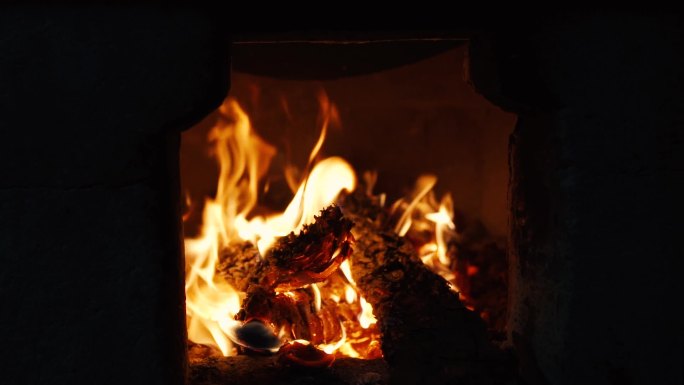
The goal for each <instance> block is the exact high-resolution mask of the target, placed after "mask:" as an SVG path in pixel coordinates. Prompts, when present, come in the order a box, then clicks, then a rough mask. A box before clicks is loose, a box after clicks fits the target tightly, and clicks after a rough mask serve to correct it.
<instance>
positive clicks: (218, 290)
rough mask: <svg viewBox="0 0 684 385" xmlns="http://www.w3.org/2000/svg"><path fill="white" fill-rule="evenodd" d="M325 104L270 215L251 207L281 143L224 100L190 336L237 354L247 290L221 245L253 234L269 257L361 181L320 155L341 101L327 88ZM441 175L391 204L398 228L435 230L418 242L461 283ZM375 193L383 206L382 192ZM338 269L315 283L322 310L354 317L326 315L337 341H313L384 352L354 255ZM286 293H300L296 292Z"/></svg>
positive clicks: (190, 288) (330, 347) (191, 262)
mask: <svg viewBox="0 0 684 385" xmlns="http://www.w3.org/2000/svg"><path fill="white" fill-rule="evenodd" d="M319 103H320V108H321V126H320V136H319V138H318V140H317V142H316V144H315V145H314V147H313V149H312V151H311V153H310V155H309V159H308V162H307V165H306V168H305V170H304V172H303V174H304V176H305V178H304V179H303V180H302V181H299V182H298V181H297V180H296V178H295V172H294V171H293V170H294V169H293V168H292V167H290V168H288V169H286V170H285V173H286V178H287V181H288V184H289V185H290V186H291V188H292V190H293V192H294V196H293V198H292V200H291V201H290V203H289V204H288V205H287V207H286V208H285V210H284V211H282V212H277V213H274V214H270V215H254V214H253V211H254V209H255V208H257V207H258V196H259V194H258V193H259V185H260V183H261V182H262V180H263V178H264V176H265V175H266V172H267V170H268V168H269V165H270V162H271V159H272V158H273V156H274V155H275V153H276V150H275V148H274V147H273V146H271V145H270V144H268V143H267V142H265V141H264V140H263V139H261V138H260V137H259V136H258V135H257V134H256V133H255V132H254V130H253V128H252V125H251V122H250V120H249V117H248V116H247V114H246V113H245V112H244V110H243V109H242V108H241V107H240V105H239V104H238V103H237V102H236V101H235V100H233V99H230V98H229V99H227V100H226V101H225V102H224V104H223V105H222V106H221V107H220V109H219V111H218V112H219V118H218V120H217V123H216V125H215V127H213V129H212V130H211V132H210V133H209V141H210V143H211V144H212V149H213V154H214V155H215V157H216V160H217V162H218V164H219V166H220V171H219V180H218V186H217V191H216V196H215V198H213V199H207V200H206V202H205V206H204V211H203V222H202V229H201V232H200V235H199V236H198V237H197V238H192V239H186V240H185V247H186V284H185V293H186V304H187V306H186V314H187V320H188V337H189V338H190V340H192V341H194V342H196V343H201V344H205V345H212V346H215V347H217V348H218V349H220V350H221V352H222V353H223V355H226V356H227V355H233V354H236V349H235V347H234V346H233V343H232V342H231V339H230V338H229V336H230V335H231V332H232V330H233V329H234V327H235V326H236V325H238V321H235V316H236V314H237V313H238V312H239V311H240V305H241V302H242V300H243V299H244V298H245V295H246V294H245V293H243V292H240V291H239V290H237V289H236V288H234V287H232V286H231V285H230V284H229V283H228V282H227V281H226V280H225V279H224V278H223V277H222V276H220V275H218V274H217V265H218V262H219V254H220V252H221V250H223V249H224V248H225V247H226V246H228V245H230V244H232V243H241V242H244V241H250V242H252V243H253V244H255V245H256V246H257V248H258V250H259V253H260V255H262V256H264V255H266V252H267V251H268V250H269V248H270V247H272V245H273V243H274V242H275V240H276V239H277V238H278V237H282V236H285V235H287V234H289V233H290V232H292V231H295V232H297V231H299V230H301V228H302V227H303V226H304V225H305V224H307V223H311V222H313V220H314V215H316V214H318V212H319V210H321V209H322V208H324V207H326V206H328V205H330V204H331V203H333V202H335V200H336V198H337V197H338V195H339V193H340V192H342V191H344V190H346V191H349V192H351V191H353V190H354V189H355V188H356V174H355V172H354V170H353V168H352V167H351V166H350V165H349V163H347V161H345V160H344V159H342V158H340V157H329V158H325V159H322V160H320V161H317V159H318V158H319V157H320V153H321V150H322V148H323V144H324V142H325V139H326V135H327V131H328V128H329V126H330V125H331V124H333V123H337V122H338V120H339V117H338V112H337V109H336V108H335V106H334V104H332V103H331V102H330V100H328V98H327V97H326V96H325V94H321V95H320V97H319ZM364 179H365V181H366V183H365V185H366V188H367V191H366V192H367V193H368V194H371V191H372V188H373V185H374V183H375V181H376V179H377V173H371V172H368V173H366V174H364ZM436 182H437V178H436V177H435V176H432V175H423V176H421V177H420V178H419V179H418V180H417V182H416V187H415V189H414V193H413V194H412V195H411V196H410V197H407V198H406V199H400V200H399V201H397V202H396V203H395V204H394V205H393V206H392V212H393V214H394V215H395V216H397V217H398V221H397V223H396V227H395V231H396V232H397V233H398V234H399V235H401V236H404V235H407V234H409V233H410V232H412V231H415V232H423V233H428V234H430V240H429V241H428V242H426V243H423V244H421V245H419V249H418V250H419V254H420V257H421V259H422V260H423V262H424V263H425V264H426V265H428V266H429V267H431V268H432V269H433V270H435V271H436V272H438V273H439V274H441V275H442V276H444V277H445V278H446V279H447V280H449V281H450V282H451V283H452V285H453V286H452V288H454V289H455V290H458V289H457V288H456V286H455V275H454V273H453V272H452V269H451V268H450V265H451V258H450V256H449V253H448V245H449V242H450V241H451V240H452V239H455V238H457V237H458V234H457V233H456V231H455V226H454V223H453V221H452V218H453V215H454V212H453V211H454V210H453V202H452V199H451V196H450V195H448V194H447V195H445V196H444V197H443V198H442V199H441V201H440V202H437V201H436V199H435V196H434V192H433V190H432V189H433V187H434V185H435V184H436ZM378 197H379V198H380V199H379V202H380V204H381V205H382V206H384V202H385V196H384V194H381V195H379V196H378ZM339 272H340V274H339V275H338V276H336V277H337V278H335V279H337V280H338V282H337V283H336V284H329V283H330V282H328V281H325V282H322V283H320V285H321V287H320V288H319V284H311V285H310V286H309V288H310V291H311V293H312V308H313V309H314V310H315V313H316V314H322V313H326V312H327V311H328V310H327V309H328V308H326V306H333V307H336V306H337V307H339V308H340V309H341V308H344V309H345V310H341V311H346V312H347V313H345V314H350V315H351V316H350V318H349V317H348V318H344V317H340V318H339V319H338V318H337V316H335V317H334V318H333V320H332V321H331V320H330V319H327V322H328V323H329V324H330V325H331V326H330V327H331V328H333V329H335V330H339V333H338V334H335V335H333V336H334V339H333V338H327V337H326V338H325V343H320V344H318V345H317V346H316V347H317V348H319V349H320V350H322V351H324V352H326V353H328V354H333V353H336V354H338V355H346V356H350V357H361V358H369V357H377V356H378V354H380V353H378V352H379V347H378V345H379V341H378V333H379V332H378V331H377V326H376V325H375V324H376V323H377V320H376V318H375V316H374V315H373V308H372V306H371V305H370V304H369V303H368V302H367V301H366V300H365V299H364V298H363V297H362V296H361V293H360V292H359V289H358V288H357V286H356V283H355V282H354V279H353V277H352V274H351V262H350V261H349V260H346V261H344V262H343V263H342V264H341V265H340V266H339ZM340 282H341V283H340ZM335 285H337V286H335ZM307 290H308V289H307ZM281 294H283V295H285V296H288V297H290V298H292V299H295V298H297V295H296V294H295V293H294V292H289V291H286V292H283V293H281ZM326 314H327V313H326ZM345 317H347V316H345ZM337 322H339V325H336V323H337ZM293 334H294V333H293ZM324 334H325V333H324ZM278 335H279V337H280V338H287V337H288V331H287V330H284V329H282V328H281V329H280V330H279V331H278ZM290 337H291V338H297V336H294V335H291V336H290ZM307 343H308V342H307Z"/></svg>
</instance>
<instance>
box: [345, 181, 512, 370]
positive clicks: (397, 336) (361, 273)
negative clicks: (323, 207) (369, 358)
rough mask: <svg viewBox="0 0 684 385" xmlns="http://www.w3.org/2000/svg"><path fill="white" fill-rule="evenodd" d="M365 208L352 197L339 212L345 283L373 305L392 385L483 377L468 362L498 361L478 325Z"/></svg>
mask: <svg viewBox="0 0 684 385" xmlns="http://www.w3.org/2000/svg"><path fill="white" fill-rule="evenodd" d="M373 204H374V203H373V201H372V200H371V199H370V197H368V196H366V195H365V194H364V193H362V192H360V191H357V192H355V193H354V194H353V195H349V196H347V197H345V198H344V200H343V203H342V207H344V208H345V211H344V215H345V217H347V218H350V219H351V220H353V221H354V224H355V226H354V237H355V238H356V243H355V247H354V252H353V253H352V256H351V257H350V261H351V272H352V276H353V278H354V280H355V281H356V284H357V286H358V288H359V289H360V291H361V292H362V294H363V295H364V296H365V298H366V299H367V300H368V302H370V303H371V304H372V305H373V313H374V314H375V316H376V318H377V319H378V324H379V327H380V330H381V332H382V350H383V353H384V357H385V359H386V360H387V361H388V363H389V364H390V368H391V371H392V372H393V373H392V375H393V377H394V378H395V379H400V380H399V383H419V381H428V382H430V383H450V381H453V380H454V379H456V378H464V377H467V376H480V375H483V374H484V373H486V370H481V368H480V366H479V365H480V364H475V363H482V362H486V361H490V362H496V361H499V360H500V355H499V354H498V353H499V352H498V351H497V350H496V349H494V348H493V347H492V346H491V345H490V343H489V338H488V336H487V332H486V327H485V325H484V323H483V322H482V320H481V319H480V318H479V317H478V316H477V315H476V314H474V313H473V312H471V311H470V310H468V309H466V308H465V306H464V305H463V304H462V303H461V301H460V300H459V296H458V293H456V292H455V291H453V290H451V289H450V287H449V284H448V282H447V281H446V280H445V279H444V278H442V277H441V276H440V275H438V274H436V273H434V272H432V271H431V270H430V269H429V268H428V267H427V266H425V265H424V264H423V262H422V261H421V259H420V258H419V257H418V255H417V253H416V252H415V250H414V249H413V247H412V245H411V244H410V242H408V241H407V240H406V239H404V238H403V237H400V236H398V235H397V234H396V233H394V232H393V231H391V230H389V229H388V226H387V225H386V223H385V220H386V218H385V217H384V216H383V213H382V211H380V210H372V209H369V208H368V207H367V206H369V205H373ZM357 212H362V213H363V215H358V214H357ZM369 212H376V213H377V215H375V216H369V215H368V213H369ZM476 367H477V368H480V369H479V370H478V369H476Z"/></svg>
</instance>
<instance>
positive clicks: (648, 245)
mask: <svg viewBox="0 0 684 385" xmlns="http://www.w3.org/2000/svg"><path fill="white" fill-rule="evenodd" d="M683 21H684V20H683V19H682V17H681V16H680V15H654V14H651V15H649V14H644V15H637V14H600V13H595V14H591V15H580V14H574V15H565V16H559V15H555V16H552V17H547V18H546V19H545V20H544V21H543V22H542V21H537V20H518V22H519V24H518V23H514V22H511V23H508V24H506V25H502V26H500V27H503V28H502V29H501V30H500V31H499V32H496V31H493V33H491V34H488V35H481V36H480V37H479V38H477V39H475V40H474V42H473V45H472V48H471V55H472V63H471V64H472V68H471V69H472V73H471V76H472V79H473V81H474V82H475V84H476V85H477V86H478V88H479V90H480V92H482V93H483V94H485V95H486V96H487V97H488V98H490V100H492V101H494V102H495V103H497V104H499V105H501V106H503V107H505V108H507V109H509V110H511V111H515V112H517V113H518V116H519V120H518V123H517V125H516V128H515V131H514V133H513V135H512V137H511V141H510V149H511V154H510V167H511V183H510V199H511V201H510V203H511V217H510V218H511V236H510V250H511V254H510V266H511V271H510V273H511V282H510V301H509V303H510V309H509V310H510V312H509V313H510V314H509V337H510V341H511V342H512V344H513V346H514V347H515V348H516V350H517V354H518V356H519V359H520V368H521V373H522V376H523V378H525V380H526V381H527V382H529V383H530V384H559V385H560V384H681V383H682V324H683V319H682V315H681V312H680V311H678V305H677V303H679V302H680V300H679V296H680V294H679V293H681V289H682V285H681V274H682V255H683V253H682V241H681V225H680V222H681V218H682V210H681V209H682V204H681V201H682V197H684V191H683V189H682V186H681V185H682V180H683V178H682V176H683V175H682V174H683V171H684V169H683V166H682V165H684V159H683V157H684V146H683V144H682V130H683V124H684V109H682V106H684V100H683V97H682V89H684V88H683V86H684V81H683V80H684V79H683V72H684V41H683V40H682V36H684V33H682V32H683V31H682V25H684V23H683Z"/></svg>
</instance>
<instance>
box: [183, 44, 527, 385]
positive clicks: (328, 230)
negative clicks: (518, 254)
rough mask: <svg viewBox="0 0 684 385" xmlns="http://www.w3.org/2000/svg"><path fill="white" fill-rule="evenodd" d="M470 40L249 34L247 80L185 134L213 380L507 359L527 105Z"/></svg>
mask: <svg viewBox="0 0 684 385" xmlns="http://www.w3.org/2000/svg"><path fill="white" fill-rule="evenodd" d="M467 49H468V47H467V43H466V42H465V41H461V40H435V41H433V40H425V41H420V42H416V41H411V40H406V41H401V40H398V41H391V42H358V41H357V42H348V43H347V44H341V43H340V42H337V43H330V42H318V43H306V44H299V43H291V44H289V45H288V44H287V43H274V42H261V43H255V42H242V43H240V42H237V43H236V44H235V48H234V52H233V62H234V67H237V69H235V68H234V71H233V72H232V85H231V90H230V92H229V95H228V97H227V98H226V100H225V101H224V103H223V104H222V105H221V107H220V108H219V109H218V110H216V111H215V112H213V113H212V114H211V115H210V116H208V117H207V118H206V119H204V120H203V121H202V122H200V123H199V124H197V125H196V126H195V127H193V128H192V129H190V130H188V131H186V132H185V133H184V134H183V137H182V150H181V181H182V189H183V191H184V194H185V202H186V207H185V214H184V216H183V220H184V234H185V257H186V285H185V292H186V314H187V327H188V338H189V359H190V364H191V378H192V382H193V383H202V384H204V383H207V384H209V383H219V382H220V381H222V379H228V378H231V379H233V381H235V379H236V378H238V379H239V378H243V379H246V378H253V377H254V376H257V377H259V378H260V379H263V380H264V381H275V378H280V379H282V376H294V377H293V378H292V380H293V381H294V379H296V378H295V377H297V375H293V374H292V373H291V372H288V371H287V370H285V369H286V368H288V369H292V368H295V369H298V370H304V372H305V373H308V374H307V375H311V373H315V375H317V376H325V375H328V376H330V375H333V376H336V378H337V379H338V380H339V381H341V383H353V381H354V378H356V377H358V376H365V377H363V378H369V379H377V381H378V383H385V382H386V381H387V378H388V375H389V373H393V374H392V375H393V376H394V377H396V376H397V375H404V376H426V375H427V376H428V377H427V378H433V379H439V380H440V381H448V380H450V379H454V378H457V377H459V376H461V377H462V376H463V371H464V370H465V371H469V372H471V373H470V374H469V375H470V376H475V375H476V376H489V377H492V378H495V377H496V376H497V375H499V376H505V375H506V374H501V373H494V374H492V373H493V372H496V370H494V371H492V370H491V368H492V366H496V367H497V368H498V369H499V370H500V367H502V366H505V364H502V362H505V361H506V359H505V358H502V355H501V352H500V351H499V350H498V349H497V348H496V347H495V345H496V344H497V343H498V342H501V341H503V340H504V337H503V336H504V330H505V324H506V306H507V305H506V304H507V275H508V269H507V262H506V241H505V240H506V236H507V233H508V226H507V218H508V208H507V186H508V178H509V175H508V137H509V135H510V133H511V131H512V128H513V125H514V123H515V115H513V114H511V113H507V112H504V111H502V110H501V109H499V108H498V107H496V106H494V105H492V104H491V103H490V102H488V101H487V100H486V99H485V98H484V97H483V96H481V95H479V94H478V93H477V92H476V91H475V90H474V89H473V88H472V86H471V85H470V84H469V83H468V81H467V79H468V78H467V71H466V68H467V65H465V63H466V59H467V54H466V53H467ZM335 52H336V54H334V55H333V56H334V58H336V59H337V60H331V58H330V55H332V54H331V53H335ZM372 52H375V53H374V54H372ZM269 54H270V55H272V57H271V61H272V62H271V63H267V64H264V60H259V59H263V58H264V57H267V55H269ZM361 54H363V56H361V57H363V58H364V59H365V60H359V59H358V58H359V55H361ZM321 55H322V56H323V59H321ZM368 55H370V57H369V56H368ZM388 58H391V59H388ZM373 60H375V61H376V63H374V64H372V65H369V64H368V62H370V63H373V62H372V61H373ZM388 62H389V63H388ZM254 63H259V64H261V66H260V65H255V64H254ZM280 63H282V66H280V65H279V64H280ZM293 63H294V64H296V65H293ZM317 66H318V67H317ZM241 69H242V70H243V71H240V70H241ZM307 70H309V71H311V74H310V75H308V76H307V74H306V72H305V71H307ZM247 72H249V73H247ZM420 357H424V358H423V359H421V358H420ZM455 359H460V360H461V361H460V362H469V364H468V365H465V366H462V365H459V364H458V363H457V362H455V361H454V360H455ZM415 360H418V361H420V360H424V361H425V362H422V363H421V364H420V365H416V361H415ZM430 361H431V362H430ZM474 362H479V364H472V363H474ZM482 362H489V363H490V364H491V363H495V364H491V365H481V363H482ZM418 366H420V367H421V370H422V372H421V371H415V368H416V367H418ZM328 367H330V369H327V371H325V372H320V371H316V370H318V369H320V368H328ZM307 370H308V372H306V371H307ZM475 372H478V373H475ZM480 372H481V373H480ZM288 373H289V374H288ZM316 373H317V374H316ZM321 373H324V374H321ZM398 373H399V374H398ZM473 373H475V374H473ZM508 374H510V373H508ZM299 375H301V373H300V374H299ZM269 376H273V377H272V378H270V377H269ZM459 378H460V377H459ZM238 382H239V380H238Z"/></svg>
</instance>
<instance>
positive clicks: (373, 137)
mask: <svg viewBox="0 0 684 385" xmlns="http://www.w3.org/2000/svg"><path fill="white" fill-rule="evenodd" d="M466 51H467V47H466V46H465V45H464V46H461V47H458V48H455V49H453V50H450V51H448V52H446V53H443V54H440V55H438V56H435V57H432V58H429V59H426V60H423V61H421V62H418V63H415V64H411V65H406V66H402V67H399V68H395V69H391V70H386V71H381V72H377V73H373V74H369V75H363V76H356V77H347V78H342V79H338V80H327V81H289V80H281V79H273V78H264V77H257V76H252V75H246V74H242V73H238V72H233V74H232V85H231V91H230V95H232V96H233V97H236V98H237V99H238V101H240V102H241V104H242V105H243V107H244V108H245V110H246V111H247V112H248V114H249V115H250V116H251V118H252V121H253V124H254V126H255V129H256V130H257V131H258V132H259V133H260V134H261V135H262V136H263V137H264V138H265V139H266V140H267V141H269V142H270V143H272V144H273V145H275V146H276V147H277V148H278V155H277V156H276V158H275V159H274V162H273V164H272V166H271V170H270V173H269V174H270V175H271V176H270V178H271V187H272V190H274V191H275V190H277V189H278V187H279V186H280V187H283V186H284V184H285V182H284V179H283V176H282V174H283V173H282V170H283V166H284V165H285V164H286V163H288V162H292V163H294V164H295V165H297V166H298V167H299V168H300V169H302V168H303V167H304V165H305V163H306V159H307V157H308V154H309V152H310V150H311V148H312V147H313V145H314V143H315V141H316V139H317V137H318V135H319V129H320V125H319V124H318V122H317V115H318V100H317V96H318V94H319V93H320V92H321V90H325V92H327V94H328V97H329V98H330V99H331V101H332V102H333V103H335V104H336V105H337V107H338V109H339V113H340V118H341V127H339V128H337V129H335V128H333V129H332V130H330V132H329V135H328V138H327V140H326V144H325V146H324V148H323V153H324V154H326V155H340V156H342V157H344V158H346V159H347V160H348V161H349V162H350V163H351V164H352V165H353V166H354V167H355V168H356V170H357V172H359V173H361V172H363V171H364V170H376V171H378V173H379V178H378V184H377V187H376V192H386V193H388V195H389V199H390V201H392V200H394V198H398V197H399V196H401V195H403V194H404V193H406V192H407V191H409V190H410V189H411V188H412V186H413V183H414V181H415V179H416V178H417V177H418V176H419V175H420V174H422V173H434V174H436V175H437V176H438V178H439V181H438V183H437V187H436V190H437V192H438V194H439V195H441V194H443V193H445V192H451V193H452V195H453V198H454V205H455V208H456V210H457V213H458V214H457V217H458V218H457V221H459V220H460V221H464V220H465V221H474V220H479V221H481V222H482V224H483V225H484V227H485V228H486V229H487V230H488V231H489V232H490V233H492V234H493V235H494V236H495V237H497V238H499V239H502V240H503V239H504V238H505V236H506V231H507V215H508V214H507V213H508V211H507V183H508V163H507V162H508V160H507V159H508V136H509V134H510V132H511V130H512V128H513V125H514V123H515V116H514V115H513V114H510V113H506V112H503V111H502V110H501V109H499V108H498V107H496V106H494V105H492V104H491V103H490V102H488V101H487V100H485V99H484V98H483V97H481V96H480V95H479V94H477V93H476V92H475V91H474V90H473V89H472V88H471V87H470V85H469V84H468V83H467V81H466V80H465V71H464V62H465V60H464V59H465V54H466ZM214 119H215V116H210V117H209V118H207V119H205V120H204V121H203V122H202V123H201V124H199V125H198V126H196V127H195V128H193V129H191V130H188V131H186V132H185V133H184V134H183V146H182V153H181V157H182V164H181V174H182V183H183V186H184V188H185V190H186V191H187V192H188V193H189V194H190V196H191V198H193V201H196V202H201V199H198V198H201V197H202V196H205V195H212V194H213V193H214V190H215V186H216V174H217V169H216V166H215V165H214V161H213V159H211V158H210V157H209V156H208V154H209V152H208V148H209V147H208V145H207V133H208V131H209V129H210V128H211V126H212V123H213V120H214ZM281 190H283V191H285V190H287V189H286V188H281ZM274 195H275V196H277V194H271V196H272V197H271V203H272V204H273V205H278V204H282V203H283V202H284V200H285V199H289V198H290V197H289V196H288V197H283V198H284V199H278V198H277V197H276V198H273V196H274ZM193 212H194V213H195V214H197V215H192V217H191V219H190V221H189V222H188V223H186V231H187V232H193V231H194V230H195V228H196V225H197V223H198V221H199V219H200V215H199V212H201V210H197V209H195V210H194V211H193ZM473 227H474V226H470V228H471V229H472V228H473Z"/></svg>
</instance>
